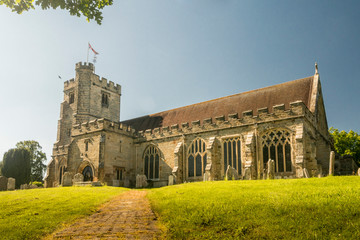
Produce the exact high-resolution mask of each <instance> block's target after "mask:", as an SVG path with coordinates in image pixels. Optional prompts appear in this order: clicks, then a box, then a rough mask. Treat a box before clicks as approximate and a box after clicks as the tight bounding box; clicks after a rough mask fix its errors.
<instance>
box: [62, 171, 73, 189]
mask: <svg viewBox="0 0 360 240" xmlns="http://www.w3.org/2000/svg"><path fill="white" fill-rule="evenodd" d="M61 182H62V186H63V187H69V186H72V174H71V173H70V172H65V173H64V175H63V177H62V181H61Z"/></svg>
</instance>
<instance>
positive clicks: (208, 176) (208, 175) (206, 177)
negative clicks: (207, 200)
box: [204, 172, 210, 182]
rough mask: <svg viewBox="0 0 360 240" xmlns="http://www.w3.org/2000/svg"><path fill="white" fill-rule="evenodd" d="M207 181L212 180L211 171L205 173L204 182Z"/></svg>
mask: <svg viewBox="0 0 360 240" xmlns="http://www.w3.org/2000/svg"><path fill="white" fill-rule="evenodd" d="M206 181H210V173H209V172H205V173H204V182H206Z"/></svg>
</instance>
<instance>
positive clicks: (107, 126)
mask: <svg viewBox="0 0 360 240" xmlns="http://www.w3.org/2000/svg"><path fill="white" fill-rule="evenodd" d="M99 131H110V132H115V133H121V134H124V135H127V136H131V137H136V135H137V134H136V131H135V129H133V128H131V127H130V126H127V125H125V124H122V123H119V122H112V121H109V120H107V119H104V118H101V119H95V120H92V121H89V122H83V123H81V124H76V125H74V126H73V128H72V136H73V137H76V136H80V135H83V134H90V133H94V132H99Z"/></svg>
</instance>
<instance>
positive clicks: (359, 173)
mask: <svg viewBox="0 0 360 240" xmlns="http://www.w3.org/2000/svg"><path fill="white" fill-rule="evenodd" d="M357 175H358V176H360V168H358V171H357Z"/></svg>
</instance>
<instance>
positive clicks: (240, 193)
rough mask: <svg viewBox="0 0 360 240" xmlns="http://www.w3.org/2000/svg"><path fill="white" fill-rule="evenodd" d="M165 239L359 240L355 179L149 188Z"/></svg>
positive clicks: (359, 195) (359, 191) (359, 197)
mask: <svg viewBox="0 0 360 240" xmlns="http://www.w3.org/2000/svg"><path fill="white" fill-rule="evenodd" d="M148 197H149V199H150V202H151V206H152V208H153V210H154V211H155V213H156V214H157V215H158V217H159V219H160V220H161V223H162V224H163V225H164V227H165V228H166V230H167V236H166V237H167V238H168V239H360V177H356V176H347V177H326V178H309V179H281V180H272V181H269V180H257V181H216V182H199V183H189V184H181V185H174V186H168V187H163V188H159V189H152V190H151V191H150V193H149V194H148Z"/></svg>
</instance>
